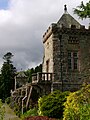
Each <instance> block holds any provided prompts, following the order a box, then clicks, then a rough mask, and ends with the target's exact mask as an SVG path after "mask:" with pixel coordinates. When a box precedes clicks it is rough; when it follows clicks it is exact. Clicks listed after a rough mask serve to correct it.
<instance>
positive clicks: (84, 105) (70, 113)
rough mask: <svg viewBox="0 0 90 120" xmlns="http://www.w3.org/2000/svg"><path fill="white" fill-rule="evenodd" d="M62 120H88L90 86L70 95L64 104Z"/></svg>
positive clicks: (89, 119) (89, 112)
mask: <svg viewBox="0 0 90 120" xmlns="http://www.w3.org/2000/svg"><path fill="white" fill-rule="evenodd" d="M63 120H90V85H87V86H84V87H83V88H82V89H81V90H79V91H77V92H74V93H70V95H69V96H68V97H67V101H66V103H65V111H64V118H63Z"/></svg>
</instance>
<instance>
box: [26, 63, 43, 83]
mask: <svg viewBox="0 0 90 120" xmlns="http://www.w3.org/2000/svg"><path fill="white" fill-rule="evenodd" d="M37 72H42V64H40V65H39V66H36V67H35V69H34V68H31V69H28V70H26V71H25V74H26V75H27V76H28V78H29V81H28V82H32V74H34V73H37Z"/></svg>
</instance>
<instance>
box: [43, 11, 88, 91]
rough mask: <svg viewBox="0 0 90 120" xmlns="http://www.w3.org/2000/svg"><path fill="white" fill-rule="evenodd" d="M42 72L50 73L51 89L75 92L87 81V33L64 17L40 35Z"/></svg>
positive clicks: (70, 18)
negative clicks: (42, 50)
mask: <svg viewBox="0 0 90 120" xmlns="http://www.w3.org/2000/svg"><path fill="white" fill-rule="evenodd" d="M43 44H44V58H43V68H42V69H43V70H42V71H43V72H49V73H51V72H52V73H53V74H54V77H53V83H52V87H53V89H61V90H63V91H65V90H71V91H75V90H77V89H79V88H80V86H81V85H82V84H83V82H85V81H88V82H89V81H90V77H89V75H90V29H85V27H84V26H82V25H80V24H79V23H78V22H77V21H76V20H75V19H74V18H73V17H72V16H71V15H70V14H68V13H64V14H63V15H62V17H61V18H60V20H59V21H58V22H57V23H54V24H51V26H50V27H49V28H48V30H47V31H46V32H45V34H44V35H43Z"/></svg>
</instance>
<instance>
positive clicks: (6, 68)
mask: <svg viewBox="0 0 90 120" xmlns="http://www.w3.org/2000/svg"><path fill="white" fill-rule="evenodd" d="M12 57H13V55H12V53H11V52H8V53H6V54H5V55H4V57H3V59H4V63H3V66H2V68H1V82H0V83H1V89H0V95H1V96H0V98H1V99H2V100H3V101H5V99H6V98H7V97H9V96H10V91H11V89H12V90H13V89H14V77H15V73H16V68H15V67H14V66H13V64H12V61H11V59H12Z"/></svg>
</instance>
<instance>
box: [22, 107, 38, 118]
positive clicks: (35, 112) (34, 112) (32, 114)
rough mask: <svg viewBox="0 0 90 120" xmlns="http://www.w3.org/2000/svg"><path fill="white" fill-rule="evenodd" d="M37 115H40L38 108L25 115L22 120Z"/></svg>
mask: <svg viewBox="0 0 90 120" xmlns="http://www.w3.org/2000/svg"><path fill="white" fill-rule="evenodd" d="M37 115H38V113H37V108H32V109H30V110H28V111H27V112H25V113H24V114H23V115H22V116H21V118H22V119H25V118H27V117H30V116H37Z"/></svg>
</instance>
